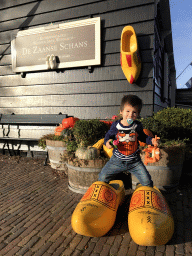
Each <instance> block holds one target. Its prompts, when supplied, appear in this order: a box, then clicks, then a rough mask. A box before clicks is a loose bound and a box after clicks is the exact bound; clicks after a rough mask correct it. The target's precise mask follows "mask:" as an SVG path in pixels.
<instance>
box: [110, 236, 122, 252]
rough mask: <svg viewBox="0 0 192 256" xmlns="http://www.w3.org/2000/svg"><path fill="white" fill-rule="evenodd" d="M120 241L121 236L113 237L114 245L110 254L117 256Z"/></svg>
mask: <svg viewBox="0 0 192 256" xmlns="http://www.w3.org/2000/svg"><path fill="white" fill-rule="evenodd" d="M121 241H122V236H120V235H117V236H116V237H115V240H114V244H113V245H112V246H111V249H110V254H112V255H117V253H118V251H119V247H120V244H121Z"/></svg>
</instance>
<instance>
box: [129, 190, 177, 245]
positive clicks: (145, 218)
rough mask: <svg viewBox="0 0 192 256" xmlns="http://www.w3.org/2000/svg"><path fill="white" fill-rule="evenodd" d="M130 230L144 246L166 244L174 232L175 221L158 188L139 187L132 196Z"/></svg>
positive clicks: (136, 240) (133, 237)
mask: <svg viewBox="0 0 192 256" xmlns="http://www.w3.org/2000/svg"><path fill="white" fill-rule="evenodd" d="M128 226H129V232H130V235H131V237H132V239H133V240H134V242H135V243H137V244H139V245H142V246H157V245H163V244H166V243H167V242H168V241H169V240H170V239H171V237H172V235H173V232H174V221H173V217H172V214H171V211H170V209H169V206H168V204H167V202H166V201H165V198H164V197H163V195H162V194H161V192H160V191H159V190H158V189H157V188H156V187H154V188H150V187H144V186H140V187H138V188H137V189H136V190H135V192H134V193H133V196H132V198H131V202H130V207H129V214H128Z"/></svg>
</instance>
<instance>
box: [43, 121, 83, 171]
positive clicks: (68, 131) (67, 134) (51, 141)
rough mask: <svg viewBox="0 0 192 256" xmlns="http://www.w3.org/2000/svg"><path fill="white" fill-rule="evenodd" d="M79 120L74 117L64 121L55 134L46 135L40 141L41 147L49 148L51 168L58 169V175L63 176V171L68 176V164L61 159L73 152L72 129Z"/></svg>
mask: <svg viewBox="0 0 192 256" xmlns="http://www.w3.org/2000/svg"><path fill="white" fill-rule="evenodd" d="M77 120H79V119H78V118H74V117H68V118H65V119H63V121H62V124H60V125H59V126H57V127H56V128H55V132H54V133H53V134H46V135H44V136H43V137H41V138H40V140H39V143H38V145H39V147H41V148H42V149H45V148H47V151H48V155H49V160H50V164H51V167H52V168H53V169H56V170H57V173H58V174H62V172H63V171H64V172H65V174H67V166H66V163H65V162H64V161H61V159H62V158H63V157H65V156H66V155H67V152H68V151H69V152H70V151H72V150H73V147H74V139H73V133H72V128H73V126H74V124H75V122H76V121H77ZM67 147H68V150H67Z"/></svg>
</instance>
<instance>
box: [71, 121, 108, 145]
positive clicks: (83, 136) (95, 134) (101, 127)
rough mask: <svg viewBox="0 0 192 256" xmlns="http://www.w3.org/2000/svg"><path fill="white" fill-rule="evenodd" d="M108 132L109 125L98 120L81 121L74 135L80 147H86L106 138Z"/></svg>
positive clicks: (74, 129)
mask: <svg viewBox="0 0 192 256" xmlns="http://www.w3.org/2000/svg"><path fill="white" fill-rule="evenodd" d="M108 130H109V125H108V124H106V123H104V122H101V121H99V120H97V119H91V120H79V121H77V122H76V123H75V125H74V127H73V134H74V137H75V139H76V142H77V144H78V146H80V147H86V146H90V145H93V144H95V143H96V142H97V141H98V140H100V139H102V138H104V137H105V134H106V132H107V131H108Z"/></svg>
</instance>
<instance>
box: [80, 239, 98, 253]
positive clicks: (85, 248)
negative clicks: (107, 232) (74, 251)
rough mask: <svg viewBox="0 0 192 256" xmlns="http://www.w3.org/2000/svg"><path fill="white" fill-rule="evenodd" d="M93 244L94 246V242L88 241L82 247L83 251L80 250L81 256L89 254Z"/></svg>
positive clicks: (93, 246)
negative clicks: (86, 244)
mask: <svg viewBox="0 0 192 256" xmlns="http://www.w3.org/2000/svg"><path fill="white" fill-rule="evenodd" d="M95 246H96V244H95V243H93V242H90V243H89V244H88V246H85V247H84V251H83V253H82V252H81V255H82V256H89V255H90V254H91V253H92V252H93V250H94V248H95ZM78 251H79V252H80V250H78Z"/></svg>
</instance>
